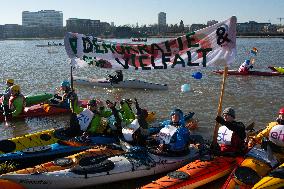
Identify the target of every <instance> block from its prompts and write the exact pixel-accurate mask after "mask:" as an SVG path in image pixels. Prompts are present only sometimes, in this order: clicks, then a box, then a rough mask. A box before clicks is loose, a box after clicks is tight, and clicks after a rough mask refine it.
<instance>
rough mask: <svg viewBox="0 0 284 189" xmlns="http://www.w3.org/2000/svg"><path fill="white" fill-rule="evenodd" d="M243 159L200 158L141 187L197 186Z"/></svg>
mask: <svg viewBox="0 0 284 189" xmlns="http://www.w3.org/2000/svg"><path fill="white" fill-rule="evenodd" d="M243 159H244V158H243V157H222V156H220V157H213V158H212V159H208V160H206V159H205V160H202V158H201V159H199V160H196V161H194V162H191V163H189V164H187V165H185V166H184V167H182V168H180V169H178V170H176V171H174V172H170V173H168V174H167V175H166V176H164V177H162V178H160V179H158V180H156V181H152V182H151V183H149V184H147V185H145V186H143V187H142V189H150V188H151V189H162V188H168V189H176V188H187V189H190V188H197V187H199V186H202V185H205V184H207V183H209V182H212V181H214V180H217V179H219V178H221V177H223V176H225V175H227V174H229V173H230V172H231V171H232V170H233V169H234V168H235V167H236V166H237V165H238V164H239V163H240V162H241V161H242V160H243Z"/></svg>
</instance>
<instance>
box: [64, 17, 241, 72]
mask: <svg viewBox="0 0 284 189" xmlns="http://www.w3.org/2000/svg"><path fill="white" fill-rule="evenodd" d="M236 22H237V19H236V17H231V18H230V19H228V20H225V21H223V22H220V23H217V24H215V25H213V26H209V27H207V28H204V29H201V30H198V31H196V32H192V33H188V34H186V35H183V36H180V37H177V38H173V39H169V40H164V41H162V42H159V43H152V44H130V43H117V42H111V41H107V40H104V39H99V38H96V37H93V36H86V35H84V34H78V33H71V32H68V33H66V35H65V38H64V45H65V50H66V52H67V55H68V57H69V58H71V59H72V60H73V63H78V64H80V65H81V66H82V65H83V64H82V62H80V61H85V62H87V63H88V64H89V65H94V66H97V67H101V68H113V69H134V70H138V69H142V70H151V69H172V68H190V67H193V66H199V67H206V66H216V65H220V64H221V63H222V64H223V63H224V62H225V63H226V64H227V65H230V64H232V63H233V62H234V59H235V56H236ZM74 60H75V61H74ZM79 67H80V66H79Z"/></svg>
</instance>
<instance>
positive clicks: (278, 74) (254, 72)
mask: <svg viewBox="0 0 284 189" xmlns="http://www.w3.org/2000/svg"><path fill="white" fill-rule="evenodd" d="M213 72H214V73H217V74H223V72H224V71H223V70H215V71H213ZM228 75H243V76H248V75H252V76H281V75H282V74H281V73H279V72H261V71H250V72H249V73H242V72H239V71H238V70H228Z"/></svg>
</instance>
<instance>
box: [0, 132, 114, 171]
mask: <svg viewBox="0 0 284 189" xmlns="http://www.w3.org/2000/svg"><path fill="white" fill-rule="evenodd" d="M78 139H79V140H81V139H80V138H78ZM115 142H117V139H116V138H114V137H111V136H103V135H98V136H94V137H90V138H89V139H88V141H79V142H77V143H76V145H72V146H69V145H66V144H74V141H73V143H54V144H50V145H44V146H36V147H29V148H25V149H22V150H20V151H16V152H12V153H6V154H1V155H0V164H2V163H8V164H13V165H14V166H13V170H18V169H23V168H26V167H31V166H35V165H37V164H41V163H43V162H47V161H51V160H53V159H54V158H60V157H64V156H68V155H71V154H74V153H78V152H81V151H84V150H87V149H90V148H92V147H94V146H97V145H103V144H111V143H115ZM3 173H5V171H0V174H3Z"/></svg>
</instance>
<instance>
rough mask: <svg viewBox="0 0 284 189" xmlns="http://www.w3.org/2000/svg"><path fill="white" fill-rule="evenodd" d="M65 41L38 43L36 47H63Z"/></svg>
mask: <svg viewBox="0 0 284 189" xmlns="http://www.w3.org/2000/svg"><path fill="white" fill-rule="evenodd" d="M63 46H64V44H63V43H49V42H48V44H47V45H36V47H63Z"/></svg>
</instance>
